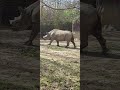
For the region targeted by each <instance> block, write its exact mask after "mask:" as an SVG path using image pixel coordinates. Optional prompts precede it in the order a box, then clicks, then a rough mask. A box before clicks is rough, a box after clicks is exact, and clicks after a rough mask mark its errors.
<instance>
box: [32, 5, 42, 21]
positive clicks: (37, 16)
mask: <svg viewBox="0 0 120 90" xmlns="http://www.w3.org/2000/svg"><path fill="white" fill-rule="evenodd" d="M32 22H40V6H39V5H38V6H37V7H36V8H35V9H34V10H33V12H32Z"/></svg>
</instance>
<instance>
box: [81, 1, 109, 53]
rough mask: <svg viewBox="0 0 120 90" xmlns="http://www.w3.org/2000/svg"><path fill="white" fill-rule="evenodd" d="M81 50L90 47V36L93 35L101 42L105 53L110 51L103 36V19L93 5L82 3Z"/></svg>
mask: <svg viewBox="0 0 120 90" xmlns="http://www.w3.org/2000/svg"><path fill="white" fill-rule="evenodd" d="M80 22H81V23H80V41H81V44H80V50H81V52H82V50H83V49H84V48H85V47H87V46H88V36H89V35H93V36H94V37H96V39H97V40H98V41H99V43H100V45H101V47H102V51H103V53H106V52H107V51H108V49H107V47H106V40H105V39H104V38H103V35H102V24H101V18H100V16H99V15H98V12H97V10H96V8H94V7H93V6H92V5H89V4H85V3H82V2H81V3H80Z"/></svg>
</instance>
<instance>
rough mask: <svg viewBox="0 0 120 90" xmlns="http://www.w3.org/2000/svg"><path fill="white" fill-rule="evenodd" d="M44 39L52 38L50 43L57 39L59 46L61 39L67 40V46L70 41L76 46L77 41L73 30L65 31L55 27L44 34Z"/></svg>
mask: <svg viewBox="0 0 120 90" xmlns="http://www.w3.org/2000/svg"><path fill="white" fill-rule="evenodd" d="M43 39H45V40H50V43H49V45H51V43H52V42H53V41H54V40H56V42H57V46H59V41H67V46H66V48H67V47H68V46H69V43H70V42H72V43H73V45H74V48H76V45H75V42H74V36H73V33H72V32H71V31H64V30H59V29H53V30H51V31H50V32H48V33H47V35H45V36H43Z"/></svg>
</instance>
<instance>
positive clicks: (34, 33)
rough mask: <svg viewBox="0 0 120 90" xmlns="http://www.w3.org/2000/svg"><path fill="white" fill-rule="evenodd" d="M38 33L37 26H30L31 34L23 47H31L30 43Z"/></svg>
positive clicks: (38, 28)
mask: <svg viewBox="0 0 120 90" xmlns="http://www.w3.org/2000/svg"><path fill="white" fill-rule="evenodd" d="M39 32H40V27H39V25H37V24H33V26H32V32H31V35H30V38H29V40H28V41H27V42H25V45H32V41H33V40H34V39H35V37H36V36H37V34H38V33H39Z"/></svg>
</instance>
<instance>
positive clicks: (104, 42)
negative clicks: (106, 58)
mask: <svg viewBox="0 0 120 90" xmlns="http://www.w3.org/2000/svg"><path fill="white" fill-rule="evenodd" d="M93 35H94V36H95V37H96V38H97V40H98V41H99V43H100V45H101V47H102V50H103V53H106V52H108V48H107V47H106V40H105V39H104V38H103V36H102V34H93Z"/></svg>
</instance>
